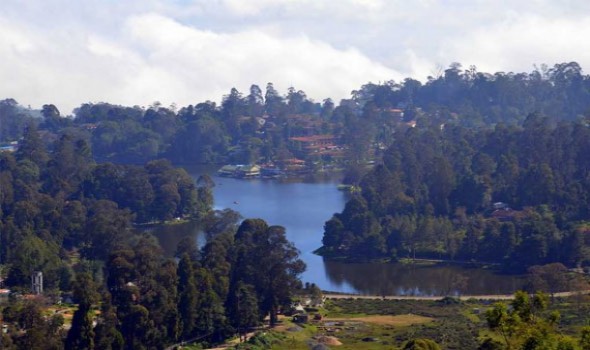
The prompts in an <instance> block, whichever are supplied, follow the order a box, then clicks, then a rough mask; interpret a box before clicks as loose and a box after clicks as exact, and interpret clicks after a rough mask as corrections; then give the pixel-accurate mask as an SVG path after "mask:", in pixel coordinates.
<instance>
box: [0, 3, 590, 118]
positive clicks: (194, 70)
mask: <svg viewBox="0 0 590 350" xmlns="http://www.w3.org/2000/svg"><path fill="white" fill-rule="evenodd" d="M0 6H1V10H0V77H1V78H2V83H0V98H9V97H10V98H15V99H16V100H17V101H18V102H19V103H21V104H22V105H25V106H27V105H31V107H33V108H39V107H40V106H41V105H43V104H45V103H54V104H55V105H56V106H57V107H58V108H59V109H60V110H61V112H62V114H69V113H71V111H72V109H73V108H75V107H76V106H79V105H80V104H82V103H86V102H101V101H104V102H110V103H116V104H123V105H140V106H147V105H150V104H151V103H153V102H154V101H160V102H161V103H162V104H163V105H165V106H167V105H170V104H172V103H175V104H176V105H178V106H185V105H188V104H194V103H198V102H202V101H204V100H213V101H219V100H220V99H221V96H223V95H224V94H227V93H228V92H229V90H230V89H231V88H232V87H236V88H238V90H240V91H242V92H244V93H247V91H248V88H249V86H250V85H251V84H258V85H259V86H261V87H262V88H264V86H265V85H266V83H267V82H273V83H274V84H275V87H276V88H277V89H278V90H279V91H280V92H281V93H285V92H286V89H287V88H288V87H289V86H294V87H295V88H297V89H301V90H303V91H305V92H306V93H307V95H308V96H309V97H311V98H312V99H314V100H315V101H322V100H323V99H325V98H327V97H332V98H333V99H335V100H336V101H338V100H339V99H341V98H348V97H349V96H350V92H351V91H352V90H353V89H356V88H358V87H360V86H361V85H362V84H364V83H367V82H369V81H371V82H375V83H377V82H380V81H381V82H382V81H387V80H391V79H393V80H396V81H399V80H402V79H403V78H405V77H409V76H411V77H414V78H417V79H419V80H424V79H425V78H426V77H427V76H429V75H436V74H437V72H440V70H441V68H444V67H447V66H448V65H449V64H450V63H452V62H460V63H462V64H463V66H464V67H468V66H470V65H475V66H477V68H478V70H479V71H486V72H495V71H505V72H508V71H514V72H521V71H526V72H529V71H531V70H532V69H533V65H535V64H537V65H539V64H542V63H546V64H549V65H553V64H554V63H558V62H566V61H568V62H569V61H577V62H579V63H580V64H581V65H582V68H585V69H586V70H585V71H588V69H590V68H588V67H590V40H588V38H590V1H587V0H579V1H578V0H561V1H555V0H521V1H514V0H506V1H504V0H438V1H436V0H414V1H408V0H338V1H335V0H168V1H166V0H126V1H125V0H87V1H86V0H80V1H74V0H26V1H23V0H3V1H2V4H1V5H0Z"/></svg>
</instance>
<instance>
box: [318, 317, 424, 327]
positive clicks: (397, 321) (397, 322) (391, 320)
mask: <svg viewBox="0 0 590 350" xmlns="http://www.w3.org/2000/svg"><path fill="white" fill-rule="evenodd" d="M323 321H324V322H326V321H327V322H331V321H336V322H338V321H354V322H366V323H374V324H379V325H388V326H398V327H404V326H412V325H417V324H423V323H428V322H432V321H434V319H433V318H430V317H425V316H419V315H412V314H407V315H396V316H387V315H375V316H362V317H348V318H331V317H327V318H324V319H323Z"/></svg>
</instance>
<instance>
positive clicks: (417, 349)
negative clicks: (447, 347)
mask: <svg viewBox="0 0 590 350" xmlns="http://www.w3.org/2000/svg"><path fill="white" fill-rule="evenodd" d="M404 350H440V346H438V344H437V343H435V342H434V341H433V340H430V339H412V340H410V341H409V342H407V343H406V345H405V346H404Z"/></svg>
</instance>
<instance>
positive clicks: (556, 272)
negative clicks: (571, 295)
mask: <svg viewBox="0 0 590 350" xmlns="http://www.w3.org/2000/svg"><path fill="white" fill-rule="evenodd" d="M567 271H568V269H567V267H565V265H563V264H562V263H552V264H547V265H543V266H539V265H535V266H531V267H530V268H529V269H528V272H529V284H530V286H531V288H532V289H533V290H532V291H533V292H539V291H543V292H548V293H550V294H551V296H552V297H553V295H554V294H555V293H556V292H560V291H565V290H568V279H567Z"/></svg>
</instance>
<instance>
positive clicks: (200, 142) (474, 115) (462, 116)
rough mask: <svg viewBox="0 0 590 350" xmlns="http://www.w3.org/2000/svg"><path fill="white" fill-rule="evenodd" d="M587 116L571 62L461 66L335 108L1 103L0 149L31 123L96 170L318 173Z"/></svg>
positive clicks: (586, 96)
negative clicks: (429, 143) (402, 139)
mask: <svg viewBox="0 0 590 350" xmlns="http://www.w3.org/2000/svg"><path fill="white" fill-rule="evenodd" d="M589 109H590V77H589V76H588V75H584V74H582V69H581V67H580V66H579V65H578V64H577V63H575V62H569V63H560V64H556V65H554V66H553V67H550V68H549V67H547V66H541V67H539V68H536V69H535V70H533V71H532V72H530V73H503V72H498V73H494V74H490V73H483V72H478V71H477V69H476V68H475V67H469V68H468V69H465V70H463V69H462V67H461V65H460V64H458V63H455V64H452V65H451V66H450V67H449V68H448V69H446V70H444V71H442V72H441V73H440V74H439V75H438V76H436V77H430V78H429V79H428V81H426V82H424V83H422V82H420V81H418V80H414V79H411V78H408V79H405V80H403V81H401V82H395V81H387V82H384V83H380V84H374V83H369V84H366V85H363V86H362V87H360V88H359V89H358V90H354V91H352V93H351V98H350V99H344V100H342V101H340V102H339V103H338V104H336V103H335V102H334V101H332V100H331V99H329V98H328V99H325V100H324V101H322V102H321V103H319V102H315V101H313V100H312V99H310V98H309V97H308V96H307V95H306V94H305V92H303V91H301V90H297V89H295V88H289V90H288V92H287V94H286V95H281V94H280V93H279V92H278V91H277V90H276V89H275V88H274V86H273V84H272V83H268V84H267V85H266V87H265V89H264V92H263V90H262V89H261V88H260V87H259V86H258V85H252V86H251V87H250V89H249V91H248V93H247V94H242V93H241V92H239V91H238V90H237V89H232V90H231V91H230V93H229V94H227V95H225V96H223V98H222V101H221V103H220V104H219V105H218V104H217V103H215V102H211V101H204V102H200V103H195V104H194V105H189V106H183V107H180V108H179V107H176V106H170V107H165V106H162V105H161V104H159V103H157V102H155V103H154V104H152V105H151V106H149V107H147V108H146V107H139V106H133V107H126V106H117V105H112V104H109V103H86V104H82V105H81V106H80V107H78V108H77V109H75V111H74V114H73V115H71V116H68V115H61V114H60V111H59V109H58V108H57V107H56V106H54V105H52V104H47V105H44V106H43V108H42V109H41V110H38V111H36V110H30V109H27V108H23V107H21V106H20V105H18V103H17V102H16V101H14V100H12V99H7V100H4V101H0V118H1V120H2V123H0V143H2V142H4V143H7V142H10V141H17V140H19V138H20V137H22V132H23V130H24V126H25V125H26V124H27V123H29V122H33V123H36V124H38V128H39V130H41V131H42V132H43V133H44V134H45V135H46V138H51V137H56V136H55V135H58V134H60V133H61V132H62V131H64V130H69V132H70V133H75V134H76V135H78V136H79V137H83V138H84V139H85V140H86V141H87V142H88V143H89V144H90V145H91V147H92V151H93V154H94V157H95V158H96V159H97V160H100V161H112V162H117V163H134V164H143V163H145V162H147V161H150V160H155V159H159V158H166V159H169V160H170V161H172V162H173V163H175V164H194V163H217V164H219V163H241V164H248V163H259V162H270V161H273V162H278V163H280V162H281V161H285V160H287V159H292V158H294V157H295V158H299V159H300V160H304V161H306V162H307V165H308V166H309V167H311V168H319V167H322V166H325V165H331V164H337V165H344V166H347V165H350V164H359V163H364V162H366V161H368V160H375V159H378V158H379V156H380V154H381V150H383V149H384V148H386V147H388V146H390V145H391V144H392V143H393V140H394V137H393V134H394V133H395V132H396V131H403V130H404V129H406V128H408V126H409V125H416V123H417V124H418V125H421V124H428V123H435V124H442V123H454V124H459V125H464V126H468V127H489V126H493V125H495V124H497V123H504V124H506V125H521V124H522V123H523V122H524V120H525V118H526V116H527V115H529V114H531V113H534V112H537V113H541V114H543V115H545V116H547V117H548V118H550V119H551V120H552V121H556V120H575V119H577V118H579V117H580V116H582V115H585V113H586V112H588V110H589ZM312 135H330V136H331V137H333V140H332V142H333V144H332V145H330V147H329V149H323V150H322V149H317V148H316V149H313V148H309V149H305V148H302V146H301V144H300V143H299V142H296V141H294V140H293V137H301V136H312Z"/></svg>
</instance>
